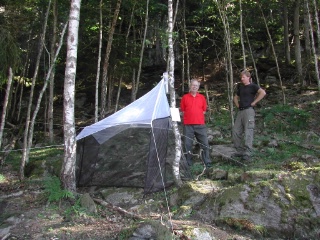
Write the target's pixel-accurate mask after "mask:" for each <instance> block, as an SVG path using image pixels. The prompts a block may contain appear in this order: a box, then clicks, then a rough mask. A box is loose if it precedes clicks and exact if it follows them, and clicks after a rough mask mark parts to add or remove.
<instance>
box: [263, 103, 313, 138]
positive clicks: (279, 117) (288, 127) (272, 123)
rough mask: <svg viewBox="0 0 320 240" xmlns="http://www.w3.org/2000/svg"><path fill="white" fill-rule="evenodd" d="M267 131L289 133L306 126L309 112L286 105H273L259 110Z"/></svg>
mask: <svg viewBox="0 0 320 240" xmlns="http://www.w3.org/2000/svg"><path fill="white" fill-rule="evenodd" d="M260 113H261V114H262V117H263V119H264V121H263V122H264V124H265V127H266V128H267V129H268V130H269V131H274V132H283V133H291V132H296V131H299V130H305V129H307V128H308V124H307V122H308V120H309V119H310V114H309V113H308V112H306V111H304V110H302V109H298V108H295V107H292V106H288V105H275V106H273V107H271V108H266V109H263V110H261V111H260Z"/></svg>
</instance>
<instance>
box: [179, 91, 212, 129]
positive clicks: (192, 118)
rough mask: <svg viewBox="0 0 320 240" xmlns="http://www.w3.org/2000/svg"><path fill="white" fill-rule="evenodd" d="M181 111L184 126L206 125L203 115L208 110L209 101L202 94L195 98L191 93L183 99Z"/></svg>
mask: <svg viewBox="0 0 320 240" xmlns="http://www.w3.org/2000/svg"><path fill="white" fill-rule="evenodd" d="M180 109H181V111H182V112H183V123H184V124H205V120H204V114H203V113H204V112H205V111H206V110H207V101H206V99H205V97H204V96H203V95H202V94H199V93H197V94H196V96H195V97H194V96H192V95H191V93H187V94H185V95H184V96H183V97H182V99H181V103H180Z"/></svg>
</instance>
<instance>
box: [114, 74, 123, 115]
mask: <svg viewBox="0 0 320 240" xmlns="http://www.w3.org/2000/svg"><path fill="white" fill-rule="evenodd" d="M121 84H122V75H121V76H120V78H119V82H118V91H117V98H116V106H115V108H114V112H116V111H118V107H119V99H120V93H121Z"/></svg>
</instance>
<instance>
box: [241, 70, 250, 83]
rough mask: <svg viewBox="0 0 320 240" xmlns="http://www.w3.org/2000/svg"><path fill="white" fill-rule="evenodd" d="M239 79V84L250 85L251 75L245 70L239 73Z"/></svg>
mask: <svg viewBox="0 0 320 240" xmlns="http://www.w3.org/2000/svg"><path fill="white" fill-rule="evenodd" d="M240 77H241V82H242V83H243V84H244V85H248V84H250V83H251V74H250V72H249V71H247V70H244V71H242V72H241V73H240Z"/></svg>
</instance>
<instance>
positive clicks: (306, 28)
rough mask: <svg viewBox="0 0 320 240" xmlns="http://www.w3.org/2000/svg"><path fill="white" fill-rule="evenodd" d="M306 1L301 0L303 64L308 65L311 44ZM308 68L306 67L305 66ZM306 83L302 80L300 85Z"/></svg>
mask: <svg viewBox="0 0 320 240" xmlns="http://www.w3.org/2000/svg"><path fill="white" fill-rule="evenodd" d="M308 1H309V0H303V26H304V28H303V30H304V31H303V35H304V47H305V64H306V66H308V65H309V63H310V59H311V44H310V34H309V33H310V28H311V26H310V25H309V12H308V10H309V9H308ZM307 68H308V67H307ZM305 85H306V81H305V79H304V81H303V82H302V86H305Z"/></svg>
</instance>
